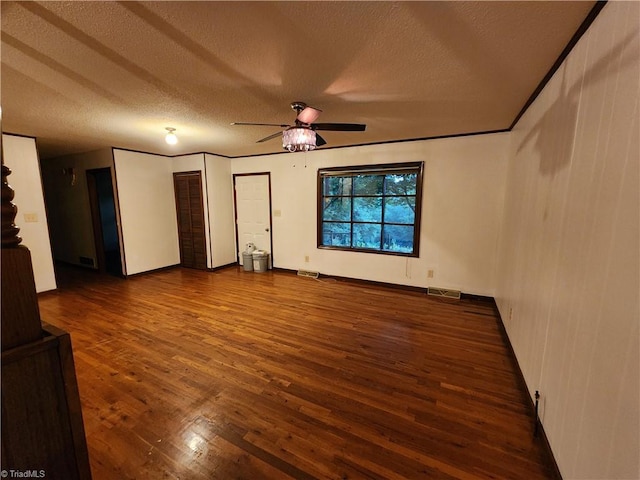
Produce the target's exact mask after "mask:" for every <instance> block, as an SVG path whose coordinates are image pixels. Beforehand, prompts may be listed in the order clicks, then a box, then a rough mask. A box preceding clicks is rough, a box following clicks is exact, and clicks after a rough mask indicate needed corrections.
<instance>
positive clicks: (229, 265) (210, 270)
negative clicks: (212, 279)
mask: <svg viewBox="0 0 640 480" xmlns="http://www.w3.org/2000/svg"><path fill="white" fill-rule="evenodd" d="M239 265H240V264H239V263H238V262H237V261H236V262H231V263H227V264H226V265H220V266H218V267H213V268H207V271H208V272H211V273H214V272H218V271H220V270H225V269H227V268H229V267H237V266H239Z"/></svg>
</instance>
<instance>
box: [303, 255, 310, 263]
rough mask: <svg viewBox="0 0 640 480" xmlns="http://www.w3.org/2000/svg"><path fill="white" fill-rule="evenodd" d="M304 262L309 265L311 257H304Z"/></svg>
mask: <svg viewBox="0 0 640 480" xmlns="http://www.w3.org/2000/svg"><path fill="white" fill-rule="evenodd" d="M304 261H305V263H309V255H305V256H304Z"/></svg>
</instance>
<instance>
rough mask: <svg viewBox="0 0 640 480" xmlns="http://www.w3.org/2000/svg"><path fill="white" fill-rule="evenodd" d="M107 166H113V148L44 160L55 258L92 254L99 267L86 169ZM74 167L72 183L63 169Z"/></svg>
mask: <svg viewBox="0 0 640 480" xmlns="http://www.w3.org/2000/svg"><path fill="white" fill-rule="evenodd" d="M107 167H109V168H112V167H113V155H112V152H111V149H110V148H104V149H101V150H95V151H92V152H86V153H79V154H74V155H65V156H62V157H57V158H50V159H47V160H45V161H43V162H42V181H43V186H44V192H45V196H46V200H47V209H48V212H49V225H50V234H51V245H52V247H53V256H54V258H55V259H56V260H60V261H63V262H65V263H70V264H73V265H81V263H80V257H85V258H91V259H93V264H94V266H95V268H97V265H98V261H97V255H96V243H95V239H94V235H93V223H92V219H91V207H90V204H89V190H88V187H87V173H86V172H87V170H91V169H95V168H107ZM71 168H73V169H74V171H75V181H74V184H73V185H72V182H71V180H72V177H71V175H69V174H68V173H67V174H64V173H63V169H65V170H67V171H69V170H70V169H71ZM112 174H113V168H112ZM117 213H118V205H117V203H116V214H117ZM84 266H86V265H84Z"/></svg>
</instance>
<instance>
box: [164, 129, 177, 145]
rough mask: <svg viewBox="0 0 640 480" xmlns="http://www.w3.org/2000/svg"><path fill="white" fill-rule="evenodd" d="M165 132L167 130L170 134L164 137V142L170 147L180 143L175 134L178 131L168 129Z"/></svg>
mask: <svg viewBox="0 0 640 480" xmlns="http://www.w3.org/2000/svg"><path fill="white" fill-rule="evenodd" d="M165 130H167V131H168V133H167V135H166V136H165V137H164V141H165V142H167V143H168V144H169V145H175V144H176V143H178V137H177V136H176V134H175V133H174V132H175V131H176V129H175V128H172V127H166V128H165Z"/></svg>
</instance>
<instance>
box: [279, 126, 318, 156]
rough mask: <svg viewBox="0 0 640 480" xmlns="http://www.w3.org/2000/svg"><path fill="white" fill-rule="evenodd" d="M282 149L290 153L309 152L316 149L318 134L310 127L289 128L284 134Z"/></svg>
mask: <svg viewBox="0 0 640 480" xmlns="http://www.w3.org/2000/svg"><path fill="white" fill-rule="evenodd" d="M282 148H284V149H285V150H287V151H289V152H308V151H310V150H314V149H315V148H316V132H314V131H313V130H311V129H310V128H309V127H289V128H287V129H286V130H285V131H284V132H282Z"/></svg>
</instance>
